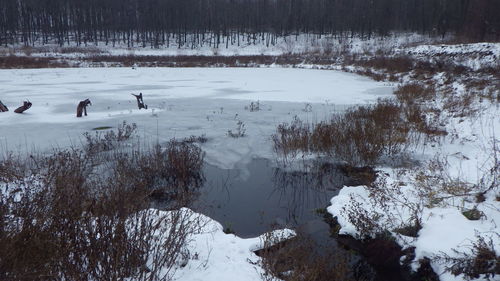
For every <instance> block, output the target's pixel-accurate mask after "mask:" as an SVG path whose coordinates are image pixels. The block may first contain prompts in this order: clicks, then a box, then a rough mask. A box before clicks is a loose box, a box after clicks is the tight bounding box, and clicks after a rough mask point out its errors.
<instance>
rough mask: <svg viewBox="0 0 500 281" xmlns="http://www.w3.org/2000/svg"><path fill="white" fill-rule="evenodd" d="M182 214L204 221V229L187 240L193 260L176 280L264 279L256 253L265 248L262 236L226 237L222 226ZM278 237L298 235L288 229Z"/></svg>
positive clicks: (210, 220)
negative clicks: (246, 237) (247, 237)
mask: <svg viewBox="0 0 500 281" xmlns="http://www.w3.org/2000/svg"><path fill="white" fill-rule="evenodd" d="M154 211H155V212H156V211H157V210H154ZM183 211H185V212H188V213H190V214H191V216H195V217H196V219H199V220H200V219H201V220H202V221H203V222H204V226H203V228H202V229H201V231H200V232H199V233H196V234H193V235H192V236H191V237H190V238H188V240H189V242H188V245H187V250H188V251H189V254H190V259H189V260H187V261H184V262H183V263H184V264H183V266H182V267H179V268H177V269H176V272H175V275H174V280H179V281H184V280H185V281H187V280H189V281H197V280H200V281H201V280H203V281H211V280H213V281H221V280H235V278H237V279H238V280H240V281H247V280H248V281H255V280H261V274H263V270H262V268H261V267H260V266H259V262H260V257H258V256H257V255H255V254H254V252H253V251H255V250H257V249H259V247H262V246H261V245H262V243H263V236H259V237H256V238H249V239H242V238H239V237H237V236H235V235H233V234H225V233H224V232H223V227H222V225H221V224H220V223H218V222H216V221H214V220H212V219H210V218H209V217H206V216H204V215H201V214H198V213H195V212H193V211H191V210H190V209H186V208H184V209H183ZM163 213H164V212H160V213H159V215H162V214H163ZM275 234H276V235H278V236H279V237H283V239H287V238H291V237H293V236H295V232H294V231H292V230H289V229H283V230H277V231H275Z"/></svg>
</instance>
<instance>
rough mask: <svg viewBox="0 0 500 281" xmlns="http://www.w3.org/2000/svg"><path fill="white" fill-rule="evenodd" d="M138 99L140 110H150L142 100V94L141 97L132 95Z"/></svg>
mask: <svg viewBox="0 0 500 281" xmlns="http://www.w3.org/2000/svg"><path fill="white" fill-rule="evenodd" d="M132 96H134V97H135V98H136V99H137V106H138V107H139V109H143V108H144V109H148V106H147V105H145V104H144V100H143V99H142V93H139V95H134V94H132Z"/></svg>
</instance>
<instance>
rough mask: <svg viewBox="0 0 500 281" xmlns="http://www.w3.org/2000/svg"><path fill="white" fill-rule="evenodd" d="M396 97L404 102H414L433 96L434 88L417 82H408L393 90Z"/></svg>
mask: <svg viewBox="0 0 500 281" xmlns="http://www.w3.org/2000/svg"><path fill="white" fill-rule="evenodd" d="M394 95H396V98H397V99H398V100H399V101H400V102H403V103H405V104H415V103H418V102H422V101H426V100H430V99H433V98H435V89H433V88H430V87H426V86H423V85H422V84H419V83H408V84H404V85H400V86H399V87H398V88H397V89H396V91H394Z"/></svg>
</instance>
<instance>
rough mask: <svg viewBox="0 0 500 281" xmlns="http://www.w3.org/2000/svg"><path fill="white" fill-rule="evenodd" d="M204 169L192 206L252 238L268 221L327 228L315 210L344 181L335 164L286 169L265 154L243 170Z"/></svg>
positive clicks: (336, 190)
mask: <svg viewBox="0 0 500 281" xmlns="http://www.w3.org/2000/svg"><path fill="white" fill-rule="evenodd" d="M204 173H205V178H206V182H205V184H204V186H203V187H202V188H201V189H200V190H199V192H200V194H199V197H198V200H197V201H196V203H195V204H194V206H193V208H194V209H195V210H197V211H200V212H202V213H204V214H206V215H208V216H210V217H211V218H213V219H215V220H217V221H219V222H220V223H221V224H223V225H224V226H225V227H228V228H230V229H231V230H233V231H234V232H235V233H236V234H237V235H238V236H241V237H255V236H257V235H259V234H262V233H263V232H265V231H267V230H270V229H271V228H272V226H278V227H292V228H298V227H302V228H305V229H306V231H308V232H310V231H312V232H315V231H318V229H321V230H327V229H328V226H327V225H326V224H325V223H323V222H322V221H321V218H320V217H319V216H318V215H317V214H316V210H317V209H318V208H325V207H326V206H328V204H329V201H330V199H331V198H332V197H333V196H334V195H335V194H336V193H337V192H338V189H339V188H341V187H342V186H343V185H344V184H345V183H346V181H347V179H346V178H345V177H344V176H343V175H342V173H341V172H340V171H339V170H338V169H337V168H336V167H335V166H333V165H318V166H317V167H314V168H313V169H311V171H309V172H307V173H306V172H298V171H293V172H290V171H285V170H282V169H279V168H274V167H272V166H271V165H270V163H269V161H268V160H265V159H255V160H253V161H252V162H250V163H249V164H248V166H247V167H245V170H238V169H232V170H225V169H220V168H217V167H214V166H211V165H206V166H205V169H204ZM330 240H331V239H330Z"/></svg>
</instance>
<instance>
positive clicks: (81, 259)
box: [0, 133, 202, 280]
mask: <svg viewBox="0 0 500 281" xmlns="http://www.w3.org/2000/svg"><path fill="white" fill-rule="evenodd" d="M118 135H120V133H119V134H118ZM121 135H122V136H126V135H127V133H122V134H121ZM117 138H118V137H117ZM191 146H194V145H192V144H191V145H189V144H177V143H174V142H172V144H171V145H170V146H167V148H166V149H165V150H164V151H163V150H161V149H158V150H155V151H153V152H150V153H145V152H140V151H138V150H137V151H133V152H131V153H116V154H112V155H111V157H110V158H107V162H106V163H105V165H102V164H96V163H101V162H102V161H100V159H99V160H98V161H97V160H96V158H97V157H99V155H98V154H88V153H86V152H85V151H81V150H78V149H71V150H62V151H56V152H54V154H52V155H49V156H40V157H39V158H38V157H37V158H31V159H29V160H28V161H31V162H34V164H32V168H30V170H23V171H24V172H25V173H26V172H28V173H27V174H26V175H25V176H23V177H21V176H17V177H12V178H6V179H2V181H5V183H6V185H0V187H1V188H2V190H0V217H1V218H2V220H1V221H0V279H2V280H40V279H44V280H45V279H50V280H123V279H134V280H170V278H171V277H172V274H173V272H174V270H175V268H176V267H177V262H178V260H179V257H180V255H181V253H182V252H185V249H184V245H185V243H186V241H187V239H188V237H189V235H191V234H192V233H193V232H195V231H197V229H198V227H199V226H200V221H199V219H197V218H196V217H195V216H193V215H192V213H190V212H188V211H186V210H184V209H178V208H176V209H172V211H169V212H158V211H154V210H147V209H148V208H149V204H150V202H149V198H150V194H151V189H150V188H149V186H148V182H147V181H148V180H150V178H154V177H158V176H157V174H156V173H157V172H159V171H162V172H163V173H164V174H163V175H162V176H165V177H168V179H169V181H170V188H171V189H172V190H176V192H177V194H178V196H177V198H182V200H183V202H188V197H189V196H190V193H189V192H185V191H184V190H185V187H186V185H187V184H188V182H189V179H188V177H193V174H194V173H196V171H199V169H200V168H201V163H202V154H201V152H200V151H199V150H197V149H195V148H193V147H191ZM155 155H157V157H156V158H154V156H155ZM151 157H153V159H151ZM200 157H201V158H200ZM7 161H10V162H12V161H14V160H13V158H11V159H7ZM10 162H2V163H1V165H0V167H3V166H5V165H7V164H9V163H10ZM21 164H23V163H20V164H19V165H20V166H21ZM138 164H141V165H142V166H139V168H137V167H136V166H134V165H138ZM23 165H24V164H23ZM153 165H155V166H153ZM150 166H153V169H149V170H146V168H149V167H150ZM154 168H157V169H154ZM163 169H165V170H163ZM130 172H132V173H130ZM137 172H140V174H137ZM143 181H146V182H143ZM181 193H182V195H180V194H181ZM172 200H175V198H174V199H172ZM172 206H177V207H178V206H179V204H172Z"/></svg>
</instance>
